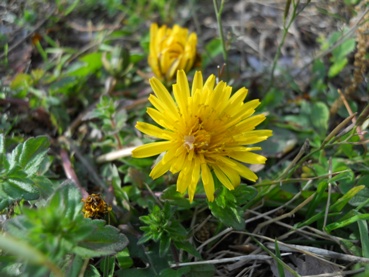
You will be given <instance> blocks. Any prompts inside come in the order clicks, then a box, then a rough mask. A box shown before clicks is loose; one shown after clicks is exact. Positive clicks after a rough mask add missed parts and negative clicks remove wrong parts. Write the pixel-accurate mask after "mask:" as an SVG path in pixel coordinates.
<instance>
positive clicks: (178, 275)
mask: <svg viewBox="0 0 369 277" xmlns="http://www.w3.org/2000/svg"><path fill="white" fill-rule="evenodd" d="M190 270H191V268H190V267H188V266H186V267H180V268H178V269H172V268H166V269H164V270H162V271H160V274H159V277H182V276H189V275H188V273H189V272H190Z"/></svg>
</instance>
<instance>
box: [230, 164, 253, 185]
mask: <svg viewBox="0 0 369 277" xmlns="http://www.w3.org/2000/svg"><path fill="white" fill-rule="evenodd" d="M235 163H236V166H235V167H234V169H235V170H236V171H237V172H238V173H239V174H240V175H241V177H243V178H245V179H247V180H250V181H253V182H255V181H256V180H257V179H258V176H257V175H256V174H255V173H254V172H252V171H251V170H250V169H249V168H248V167H247V166H245V165H243V164H241V163H238V162H236V161H235Z"/></svg>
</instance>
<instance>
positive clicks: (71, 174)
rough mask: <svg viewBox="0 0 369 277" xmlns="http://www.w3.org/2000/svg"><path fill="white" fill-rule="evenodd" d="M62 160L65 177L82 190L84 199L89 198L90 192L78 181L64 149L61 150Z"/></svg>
mask: <svg viewBox="0 0 369 277" xmlns="http://www.w3.org/2000/svg"><path fill="white" fill-rule="evenodd" d="M60 158H61V160H62V165H63V168H64V172H65V175H67V178H68V179H69V180H72V181H73V183H74V184H75V185H76V187H77V188H78V189H79V190H80V192H81V194H82V198H86V197H88V192H87V191H86V190H85V189H84V188H83V187H82V186H81V183H80V182H79V180H78V177H77V175H76V172H75V171H74V169H73V166H72V163H71V162H70V159H69V156H68V153H67V151H66V150H64V149H60Z"/></svg>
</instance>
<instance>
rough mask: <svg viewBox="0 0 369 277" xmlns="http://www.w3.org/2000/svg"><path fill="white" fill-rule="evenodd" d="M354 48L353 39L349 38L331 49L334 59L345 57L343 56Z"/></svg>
mask: <svg viewBox="0 0 369 277" xmlns="http://www.w3.org/2000/svg"><path fill="white" fill-rule="evenodd" d="M354 50H355V39H354V38H349V39H346V40H344V41H343V42H342V43H341V44H340V45H339V46H338V47H336V48H335V49H333V51H332V55H333V59H334V60H335V61H340V60H343V59H345V57H346V56H347V55H348V54H350V53H351V52H352V51H354Z"/></svg>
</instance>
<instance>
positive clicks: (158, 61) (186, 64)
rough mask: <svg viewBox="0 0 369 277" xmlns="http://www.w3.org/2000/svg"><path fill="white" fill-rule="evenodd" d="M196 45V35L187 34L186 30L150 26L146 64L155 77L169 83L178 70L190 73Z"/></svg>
mask: <svg viewBox="0 0 369 277" xmlns="http://www.w3.org/2000/svg"><path fill="white" fill-rule="evenodd" d="M196 44H197V36H196V34H195V33H191V34H189V32H188V29H186V28H181V27H180V26H178V25H174V26H173V28H172V29H171V28H168V27H167V26H166V25H163V26H161V27H160V28H159V27H158V25H157V24H156V23H153V24H151V27H150V54H149V57H148V63H149V65H150V67H151V68H152V71H153V72H154V74H155V75H156V77H157V78H159V79H160V80H162V81H163V80H165V81H170V80H172V79H174V77H175V74H176V72H177V70H178V69H183V70H184V71H186V72H188V71H190V70H191V69H192V67H193V66H194V63H195V60H196Z"/></svg>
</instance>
